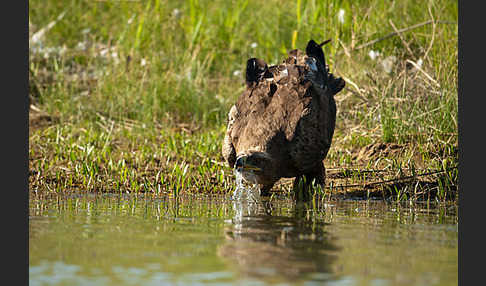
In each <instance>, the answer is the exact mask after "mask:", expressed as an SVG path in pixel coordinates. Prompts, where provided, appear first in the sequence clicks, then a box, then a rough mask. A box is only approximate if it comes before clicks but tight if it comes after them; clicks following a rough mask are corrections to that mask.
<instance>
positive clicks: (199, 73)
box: [29, 0, 458, 200]
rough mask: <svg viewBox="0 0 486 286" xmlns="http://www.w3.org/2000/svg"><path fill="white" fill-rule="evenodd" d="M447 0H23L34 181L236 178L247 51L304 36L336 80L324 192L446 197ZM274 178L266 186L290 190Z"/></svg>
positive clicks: (449, 144) (164, 182) (207, 181)
mask: <svg viewBox="0 0 486 286" xmlns="http://www.w3.org/2000/svg"><path fill="white" fill-rule="evenodd" d="M457 11H458V8H457V2H455V1H445V0H442V1H441V0H433V1H427V2H423V1H412V0H406V1H376V0H370V1H337V0H328V1H311V0H309V1H301V0H297V1H283V2H282V1H276V0H270V1H254V0H253V1H250V0H246V1H244V0H235V1H222V0H218V1H203V0H200V1H197V0H189V1H161V0H155V1H142V0H140V1H109V0H107V1H48V2H43V1H30V2H29V34H30V47H29V59H30V66H29V86H30V93H29V97H30V100H31V108H30V114H29V116H30V126H29V134H30V136H29V175H30V176H29V189H30V191H36V192H43V191H54V192H63V191H69V190H83V191H99V192H153V193H173V194H179V193H181V192H204V193H226V192H230V191H232V190H233V189H234V178H233V173H232V170H231V169H230V168H229V167H228V166H226V163H225V162H223V159H222V156H221V154H220V149H221V141H222V138H223V134H224V130H225V128H226V114H227V112H228V110H229V108H230V106H231V105H232V104H233V103H234V101H235V100H236V98H237V97H238V95H239V94H240V93H241V92H242V91H243V89H244V84H243V83H244V81H243V79H244V68H245V63H246V60H247V59H248V58H249V57H259V58H263V59H265V60H266V61H267V62H268V63H270V64H276V63H278V62H280V61H281V60H282V59H283V58H284V57H285V55H286V52H287V51H288V50H290V49H293V48H299V49H303V48H304V47H305V44H306V43H307V41H308V40H309V39H311V38H312V39H315V40H316V41H321V40H325V39H329V38H330V39H332V42H331V43H329V44H328V45H326V46H325V48H324V51H325V53H326V59H327V61H328V63H329V65H330V69H331V70H332V71H333V73H334V74H336V75H337V76H341V77H343V78H344V79H345V80H346V83H347V85H346V88H345V89H344V90H343V91H342V92H341V93H340V94H338V95H337V96H336V102H337V108H338V113H337V119H336V131H335V135H334V139H333V145H332V147H331V150H330V152H329V155H328V157H327V158H326V162H325V163H326V167H327V174H328V179H327V183H326V189H325V190H321V191H322V192H323V193H324V194H325V195H327V196H329V195H331V194H332V196H334V197H335V196H336V195H340V194H343V193H345V194H348V195H351V196H359V197H365V196H378V197H381V196H386V197H390V196H391V197H392V198H394V199H397V200H403V199H408V198H411V199H416V198H417V199H418V198H425V199H427V198H431V197H432V198H434V199H438V200H445V199H457V197H458V186H457V176H458V173H457V172H458V171H457V164H458V140H457V135H458V134H457V96H458V95H457V71H458V68H457V33H458V31H457V20H458V13H457ZM290 189H291V188H290V184H289V183H288V181H287V180H282V182H281V184H280V185H279V186H277V187H276V188H274V190H275V191H276V192H279V191H280V192H284V193H286V192H288V191H290Z"/></svg>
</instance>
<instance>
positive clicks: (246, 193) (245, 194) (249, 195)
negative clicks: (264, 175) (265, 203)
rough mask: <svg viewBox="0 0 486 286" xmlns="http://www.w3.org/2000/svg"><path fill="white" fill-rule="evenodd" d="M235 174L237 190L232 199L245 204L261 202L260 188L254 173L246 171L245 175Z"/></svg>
mask: <svg viewBox="0 0 486 286" xmlns="http://www.w3.org/2000/svg"><path fill="white" fill-rule="evenodd" d="M234 173H235V181H236V188H235V190H234V192H233V197H232V199H233V200H234V201H237V202H240V203H243V204H245V203H247V202H249V203H251V204H254V203H258V202H260V186H259V185H258V184H257V183H256V177H255V175H254V174H253V172H252V171H246V172H245V173H243V172H238V171H236V170H235V171H234ZM243 177H245V178H243Z"/></svg>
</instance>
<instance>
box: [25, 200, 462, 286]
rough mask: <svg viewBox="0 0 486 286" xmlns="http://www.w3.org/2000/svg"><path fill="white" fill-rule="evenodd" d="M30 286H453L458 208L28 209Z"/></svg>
mask: <svg viewBox="0 0 486 286" xmlns="http://www.w3.org/2000/svg"><path fill="white" fill-rule="evenodd" d="M29 214H30V218H29V279H30V285H457V284H458V273H457V267H458V253H457V249H458V248H457V247H458V244H457V241H458V228H457V227H458V225H457V223H458V219H457V206H455V205H441V206H437V207H436V206H433V205H426V204H418V203H417V204H413V205H408V204H407V205H399V204H390V203H385V202H381V201H367V202H366V201H336V202H334V201H330V202H326V203H317V202H316V203H315V204H313V203H312V202H311V203H310V204H308V205H306V204H297V205H296V204H295V203H293V202H292V201H290V200H286V199H281V200H274V201H272V202H269V201H268V200H266V199H265V198H262V199H261V200H260V201H258V202H248V201H247V202H245V203H242V202H241V201H237V200H231V199H230V198H229V197H223V196H213V197H205V196H196V195H194V196H182V197H178V198H174V197H169V196H152V195H147V196H143V195H139V196H135V195H126V196H124V195H109V194H104V195H87V194H70V195H51V196H43V197H41V196H34V195H32V196H31V198H30V201H29Z"/></svg>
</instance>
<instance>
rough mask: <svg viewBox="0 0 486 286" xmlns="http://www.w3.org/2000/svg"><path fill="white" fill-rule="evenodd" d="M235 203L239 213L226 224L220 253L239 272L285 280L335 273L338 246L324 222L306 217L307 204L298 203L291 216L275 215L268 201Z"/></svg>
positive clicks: (320, 277) (246, 274)
mask: <svg viewBox="0 0 486 286" xmlns="http://www.w3.org/2000/svg"><path fill="white" fill-rule="evenodd" d="M233 207H234V209H235V212H236V215H235V216H234V218H233V220H232V225H230V226H228V227H226V228H225V237H226V243H225V244H224V245H223V246H221V247H220V248H219V250H218V255H219V256H221V257H223V258H225V260H227V261H230V263H231V264H233V265H235V266H237V267H236V268H238V272H239V273H241V274H242V275H244V276H249V277H251V278H264V279H265V280H275V279H278V280H282V281H288V280H292V281H295V280H300V278H306V279H309V278H311V277H310V276H313V277H315V278H317V276H319V280H322V279H324V280H325V278H331V277H332V273H331V272H332V271H331V263H332V262H333V260H334V255H333V254H332V251H335V250H337V247H335V246H334V245H333V244H332V243H331V242H330V241H329V236H328V234H327V233H326V231H325V228H326V224H325V223H323V222H320V221H318V220H312V219H307V218H306V216H305V214H306V213H307V212H306V210H307V207H306V205H305V204H299V205H297V206H296V208H295V209H294V211H293V216H292V217H287V216H275V215H274V216H272V215H271V214H270V213H271V207H272V205H271V203H270V202H268V201H263V202H262V201H260V202H256V203H255V202H248V201H235V202H234V203H233Z"/></svg>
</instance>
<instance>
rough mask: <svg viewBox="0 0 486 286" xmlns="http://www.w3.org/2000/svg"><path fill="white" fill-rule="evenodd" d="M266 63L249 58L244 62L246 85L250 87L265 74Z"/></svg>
mask: <svg viewBox="0 0 486 286" xmlns="http://www.w3.org/2000/svg"><path fill="white" fill-rule="evenodd" d="M267 71H268V66H267V63H266V62H265V61H264V60H262V59H257V58H251V59H249V60H248V61H247V62H246V79H245V80H246V85H247V86H248V87H252V86H255V85H257V84H258V82H259V81H260V80H261V79H262V78H263V76H264V75H265V74H266V73H267Z"/></svg>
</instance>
